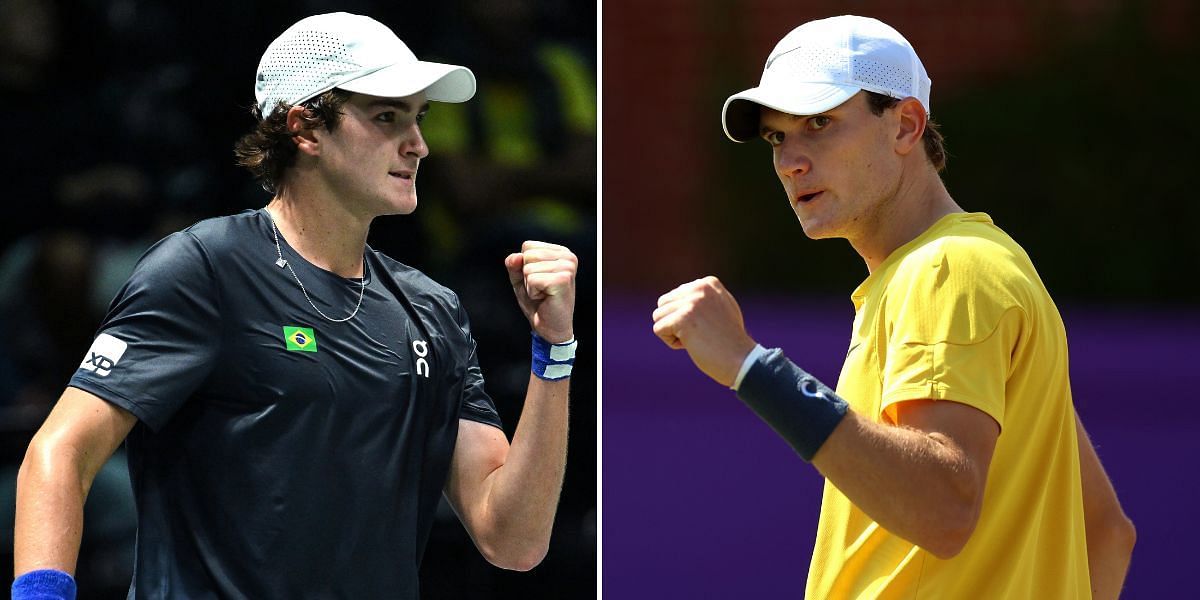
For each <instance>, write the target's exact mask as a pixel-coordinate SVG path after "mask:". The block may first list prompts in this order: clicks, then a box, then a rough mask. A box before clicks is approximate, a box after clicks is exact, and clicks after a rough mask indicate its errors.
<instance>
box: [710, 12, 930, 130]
mask: <svg viewBox="0 0 1200 600" xmlns="http://www.w3.org/2000/svg"><path fill="white" fill-rule="evenodd" d="M932 83H933V82H932V81H930V79H929V74H928V73H926V72H925V66H924V65H922V64H921V59H920V58H917V51H916V50H913V47H912V44H909V43H908V40H906V39H904V36H902V35H900V32H898V31H896V30H895V29H892V27H891V26H889V25H888V24H886V23H884V22H882V21H878V20H876V19H871V18H867V17H855V16H851V15H845V16H841V17H830V18H828V19H820V20H818V21H809V22H808V23H805V24H803V25H801V26H799V27H797V28H795V29H793V30H792V31H791V32H790V33H788V34H787V35H785V36H783V39H781V40H779V43H778V44H776V45H775V49H774V50H772V51H771V55H770V56H768V57H767V64H766V66H765V67H763V74H762V80H761V81H760V82H759V84H758V87H753V88H750V89H748V90H746V91H744V92H739V93H737V94H734V95H732V96H730V97H729V99H728V100H726V101H725V106H724V107H723V108H722V109H721V124H722V126H723V127H724V128H725V135H727V136H729V139H731V140H733V141H735V142H745V141H747V140H751V139H754V138H756V137H758V132H759V124H758V114H759V107H760V106H766V107H768V108H773V109H775V110H778V111H780V112H785V113H788V114H793V115H815V114H819V113H823V112H825V111H827V110H830V109H832V108H834V107H836V106H838V105H840V104H841V103H843V102H845V101H846V100H849V99H850V97H851V96H853V95H854V94H857V93H858V92H859V90H867V91H871V92H876V93H879V94H883V95H885V96H891V97H893V98H900V99H904V98H908V97H913V98H916V99H917V100H920V101H921V105H922V106H924V107H925V112H929V87H930V85H932Z"/></svg>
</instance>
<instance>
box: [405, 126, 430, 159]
mask: <svg viewBox="0 0 1200 600" xmlns="http://www.w3.org/2000/svg"><path fill="white" fill-rule="evenodd" d="M400 153H401V154H403V155H405V156H415V157H416V158H425V157H426V156H429V146H426V145H425V136H423V135H421V126H420V124H418V123H413V124H412V128H411V129H410V130H409V131H407V132H405V138H404V142H403V143H402V144H400Z"/></svg>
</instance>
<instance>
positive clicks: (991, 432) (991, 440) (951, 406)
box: [889, 400, 1000, 497]
mask: <svg viewBox="0 0 1200 600" xmlns="http://www.w3.org/2000/svg"><path fill="white" fill-rule="evenodd" d="M893 409H894V410H893V411H890V413H889V415H892V416H893V419H894V421H895V423H896V424H897V425H900V426H903V427H908V428H911V429H915V430H917V431H921V432H923V433H925V434H928V435H931V436H932V437H934V438H935V439H937V441H938V442H940V443H941V444H943V445H944V446H946V447H947V448H949V449H950V450H951V451H953V452H956V453H958V454H960V455H961V457H962V458H963V459H964V460H965V461H966V462H967V463H968V464H970V465H971V467H972V471H973V472H974V473H975V476H976V480H977V481H976V482H977V484H978V485H979V490H980V491H982V490H983V489H984V485H985V484H986V482H987V472H988V467H989V466H990V465H991V462H992V454H993V453H994V452H995V450H996V440H998V439H999V438H1000V424H999V423H997V422H996V420H995V419H993V418H992V417H991V416H990V415H988V414H987V413H985V412H983V411H982V410H979V409H978V408H975V407H973V406H970V405H968V404H963V403H960V402H954V401H952V400H910V401H906V402H899V403H896V404H895V405H893ZM980 496H981V497H982V494H980Z"/></svg>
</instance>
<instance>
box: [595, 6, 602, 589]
mask: <svg viewBox="0 0 1200 600" xmlns="http://www.w3.org/2000/svg"><path fill="white" fill-rule="evenodd" d="M603 9H604V2H603V0H596V344H595V346H594V347H595V348H596V371H595V373H596V598H603V597H604V569H603V566H604V552H603V550H604V543H603V540H604V510H603V509H602V505H603V504H604V486H603V479H604V478H603V477H602V476H601V474H602V473H603V472H604V469H603V467H604V418H603V417H604V415H603V413H604V411H603V410H601V407H602V406H603V404H604V400H603V398H604V370H603V367H602V361H601V360H600V357H602V356H604V336H603V335H602V334H601V331H603V325H602V323H603V321H604V319H603V317H604V287H603V283H604V282H603V281H602V280H603V278H602V277H601V275H600V274H601V273H603V272H604V210H603V207H604V86H603V82H604V76H603V73H604V52H603V50H604V35H603V34H604V26H603V25H604V10H603Z"/></svg>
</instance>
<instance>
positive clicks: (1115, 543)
mask: <svg viewBox="0 0 1200 600" xmlns="http://www.w3.org/2000/svg"><path fill="white" fill-rule="evenodd" d="M1132 531H1133V526H1132V524H1130V525H1129V526H1128V528H1127V529H1124V528H1122V529H1116V530H1113V529H1109V530H1107V531H1095V530H1093V528H1090V527H1089V528H1088V530H1087V547H1088V548H1087V550H1088V571H1089V572H1090V574H1091V579H1092V598H1095V599H1096V600H1108V599H1115V598H1119V597H1120V596H1121V587H1122V586H1124V585H1125V574H1126V573H1127V572H1128V571H1129V559H1130V558H1131V557H1132V556H1133V544H1134V539H1135V537H1134V535H1133V534H1132Z"/></svg>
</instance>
